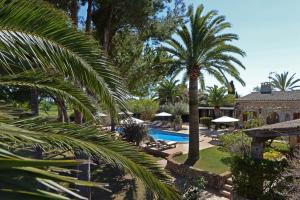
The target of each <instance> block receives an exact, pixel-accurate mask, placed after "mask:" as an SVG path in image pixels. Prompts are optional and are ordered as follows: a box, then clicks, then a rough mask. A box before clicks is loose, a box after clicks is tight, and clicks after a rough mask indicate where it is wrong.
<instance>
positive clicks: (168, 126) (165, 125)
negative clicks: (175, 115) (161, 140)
mask: <svg viewBox="0 0 300 200" xmlns="http://www.w3.org/2000/svg"><path fill="white" fill-rule="evenodd" d="M161 127H162V128H171V123H170V122H168V123H166V124H164V125H162V126H161Z"/></svg>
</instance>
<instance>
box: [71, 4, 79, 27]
mask: <svg viewBox="0 0 300 200" xmlns="http://www.w3.org/2000/svg"><path fill="white" fill-rule="evenodd" d="M78 8H79V7H78V0H72V1H71V5H70V15H71V16H70V17H71V19H72V22H73V24H74V25H75V26H77V23H78Z"/></svg>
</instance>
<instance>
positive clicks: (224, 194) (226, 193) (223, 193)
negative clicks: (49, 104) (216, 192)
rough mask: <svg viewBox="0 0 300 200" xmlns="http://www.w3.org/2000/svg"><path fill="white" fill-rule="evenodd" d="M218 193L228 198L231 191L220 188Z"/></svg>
mask: <svg viewBox="0 0 300 200" xmlns="http://www.w3.org/2000/svg"><path fill="white" fill-rule="evenodd" d="M220 194H221V195H222V196H224V197H226V198H228V199H230V198H231V192H228V191H227V190H221V191H220Z"/></svg>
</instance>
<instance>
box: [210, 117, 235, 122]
mask: <svg viewBox="0 0 300 200" xmlns="http://www.w3.org/2000/svg"><path fill="white" fill-rule="evenodd" d="M211 121H212V122H215V123H231V122H238V121H240V120H239V119H236V118H232V117H228V116H223V117H220V118H217V119H214V120H211Z"/></svg>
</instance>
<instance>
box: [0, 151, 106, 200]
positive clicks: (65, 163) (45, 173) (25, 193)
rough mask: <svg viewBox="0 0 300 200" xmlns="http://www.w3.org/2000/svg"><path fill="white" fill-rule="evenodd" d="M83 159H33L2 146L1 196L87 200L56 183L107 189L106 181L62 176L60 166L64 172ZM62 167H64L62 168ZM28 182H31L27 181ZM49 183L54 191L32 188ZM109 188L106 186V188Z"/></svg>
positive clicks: (0, 155) (0, 157) (0, 168)
mask: <svg viewBox="0 0 300 200" xmlns="http://www.w3.org/2000/svg"><path fill="white" fill-rule="evenodd" d="M82 162H83V161H74V160H34V159H28V158H24V157H21V156H17V155H15V154H13V153H11V152H9V151H7V150H5V149H3V148H0V165H1V167H0V178H1V182H0V188H1V189H0V195H1V198H4V199H28V198H30V199H38V200H42V199H69V198H67V197H66V194H67V195H69V196H73V197H76V198H78V199H86V198H85V197H82V196H80V195H78V194H76V193H74V192H72V191H71V190H69V189H68V188H66V187H65V186H62V185H60V184H58V183H56V182H64V183H68V184H72V185H79V186H86V187H98V188H102V189H105V188H104V184H100V183H93V182H88V181H81V180H78V179H76V178H72V177H69V176H63V175H59V174H58V173H57V172H58V171H57V169H58V167H64V168H62V169H63V170H64V172H70V170H68V169H67V168H65V167H72V166H77V165H78V164H80V163H82ZM62 169H61V170H62ZM28 183H29V184H28ZM34 183H41V184H48V186H50V185H51V187H48V188H50V189H51V191H50V190H49V191H46V190H43V189H38V188H35V187H32V185H31V184H34ZM105 190H107V189H105Z"/></svg>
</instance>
